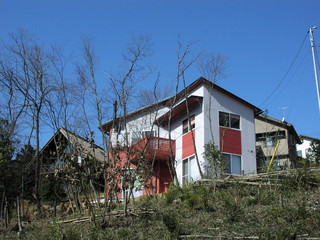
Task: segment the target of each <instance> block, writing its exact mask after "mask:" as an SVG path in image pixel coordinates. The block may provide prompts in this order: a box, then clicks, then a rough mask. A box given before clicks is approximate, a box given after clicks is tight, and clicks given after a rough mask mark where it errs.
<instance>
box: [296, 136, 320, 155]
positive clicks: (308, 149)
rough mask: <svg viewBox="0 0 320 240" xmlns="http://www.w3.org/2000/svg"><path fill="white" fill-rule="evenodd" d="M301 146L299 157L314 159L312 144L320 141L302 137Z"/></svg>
mask: <svg viewBox="0 0 320 240" xmlns="http://www.w3.org/2000/svg"><path fill="white" fill-rule="evenodd" d="M299 137H300V140H301V144H297V155H298V156H299V157H302V158H308V157H312V154H313V152H312V143H313V142H320V139H318V138H313V137H308V136H304V135H300V136H299Z"/></svg>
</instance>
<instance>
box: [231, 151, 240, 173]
mask: <svg viewBox="0 0 320 240" xmlns="http://www.w3.org/2000/svg"><path fill="white" fill-rule="evenodd" d="M231 166H232V169H231V174H236V175H240V174H241V157H240V156H236V155H232V163H231Z"/></svg>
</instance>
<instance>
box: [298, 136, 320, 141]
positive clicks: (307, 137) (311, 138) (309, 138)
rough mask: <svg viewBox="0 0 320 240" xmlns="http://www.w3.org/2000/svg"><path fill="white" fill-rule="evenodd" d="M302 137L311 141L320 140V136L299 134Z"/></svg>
mask: <svg viewBox="0 0 320 240" xmlns="http://www.w3.org/2000/svg"><path fill="white" fill-rule="evenodd" d="M299 137H300V139H308V140H310V141H317V142H320V139H319V138H314V137H309V136H305V135H299Z"/></svg>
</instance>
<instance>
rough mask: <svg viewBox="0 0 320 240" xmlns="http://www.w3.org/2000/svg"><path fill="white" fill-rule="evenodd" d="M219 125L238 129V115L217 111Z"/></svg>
mask: <svg viewBox="0 0 320 240" xmlns="http://www.w3.org/2000/svg"><path fill="white" fill-rule="evenodd" d="M219 126H220V127H227V128H235V129H240V115H237V114H232V113H226V112H219Z"/></svg>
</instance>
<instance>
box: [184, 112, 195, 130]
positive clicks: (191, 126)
mask: <svg viewBox="0 0 320 240" xmlns="http://www.w3.org/2000/svg"><path fill="white" fill-rule="evenodd" d="M189 120H190V124H189ZM195 126H196V121H195V116H194V115H192V116H190V118H187V119H185V120H183V122H182V133H183V134H185V133H187V132H190V131H191V130H192V129H194V128H195Z"/></svg>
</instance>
